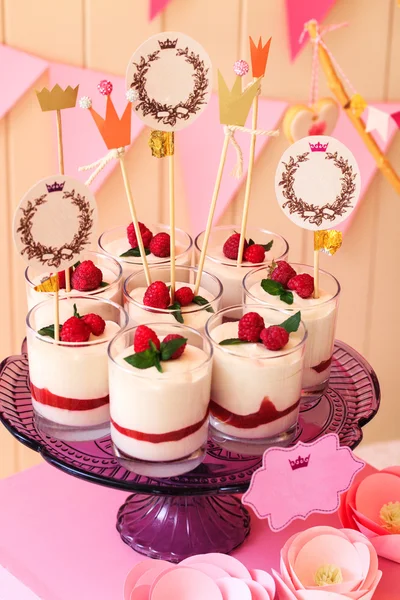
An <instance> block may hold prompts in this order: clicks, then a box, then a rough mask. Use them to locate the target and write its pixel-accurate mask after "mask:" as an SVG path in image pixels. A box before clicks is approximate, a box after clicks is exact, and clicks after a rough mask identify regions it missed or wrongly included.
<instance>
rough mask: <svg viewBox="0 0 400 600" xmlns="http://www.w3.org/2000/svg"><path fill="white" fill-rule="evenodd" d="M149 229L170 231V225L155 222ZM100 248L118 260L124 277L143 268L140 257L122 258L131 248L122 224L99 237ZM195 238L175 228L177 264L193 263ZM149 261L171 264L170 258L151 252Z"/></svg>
mask: <svg viewBox="0 0 400 600" xmlns="http://www.w3.org/2000/svg"><path fill="white" fill-rule="evenodd" d="M149 229H150V230H151V231H152V232H153V235H156V234H157V233H160V232H165V233H170V231H171V228H170V226H169V225H161V224H158V223H157V224H155V225H151V226H150V227H149ZM98 243H99V248H100V249H101V251H102V252H104V253H105V254H107V255H108V256H111V257H112V258H114V259H115V260H117V261H118V262H119V263H120V265H121V267H122V272H123V279H126V278H127V277H129V275H131V274H132V273H137V271H141V270H142V269H143V264H142V259H141V258H140V256H139V257H133V256H131V257H126V258H121V254H123V253H124V252H126V251H127V250H129V248H130V245H129V242H128V238H127V235H126V227H125V226H120V227H115V228H114V229H108V230H107V231H105V232H104V233H102V235H101V236H100V237H99V242H98ZM192 252H193V240H192V238H191V237H190V235H189V234H188V233H186V232H185V231H183V230H182V229H175V256H176V258H175V262H176V264H177V265H186V266H189V265H191V264H192ZM147 262H148V264H149V265H150V266H151V265H157V266H158V265H169V263H170V259H169V257H167V258H160V257H158V256H154V255H153V254H149V255H148V256H147Z"/></svg>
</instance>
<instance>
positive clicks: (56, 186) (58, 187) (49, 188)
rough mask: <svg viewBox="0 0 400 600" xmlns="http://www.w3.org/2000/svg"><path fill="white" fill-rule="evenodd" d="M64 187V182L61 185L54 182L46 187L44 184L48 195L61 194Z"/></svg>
mask: <svg viewBox="0 0 400 600" xmlns="http://www.w3.org/2000/svg"><path fill="white" fill-rule="evenodd" d="M64 185H65V181H63V182H62V183H57V181H55V182H54V183H52V184H51V185H47V183H46V187H47V191H48V192H49V194H51V192H62V191H63V188H64Z"/></svg>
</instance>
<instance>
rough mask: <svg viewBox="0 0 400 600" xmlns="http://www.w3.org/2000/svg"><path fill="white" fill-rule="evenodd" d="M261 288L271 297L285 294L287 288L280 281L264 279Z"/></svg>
mask: <svg viewBox="0 0 400 600" xmlns="http://www.w3.org/2000/svg"><path fill="white" fill-rule="evenodd" d="M261 287H262V289H263V290H264V292H267V294H271V296H280V295H281V294H282V293H284V292H285V288H284V287H283V285H282V284H281V283H279V281H274V280H273V279H263V280H262V281H261Z"/></svg>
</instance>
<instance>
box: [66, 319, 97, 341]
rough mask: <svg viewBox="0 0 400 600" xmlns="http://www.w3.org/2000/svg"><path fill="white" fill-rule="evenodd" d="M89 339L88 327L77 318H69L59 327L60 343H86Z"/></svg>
mask: <svg viewBox="0 0 400 600" xmlns="http://www.w3.org/2000/svg"><path fill="white" fill-rule="evenodd" d="M89 338H90V327H89V325H87V323H85V321H84V320H83V319H79V317H70V318H69V319H67V320H66V321H65V323H64V325H63V326H62V327H61V333H60V339H61V341H62V342H87V341H88V340H89Z"/></svg>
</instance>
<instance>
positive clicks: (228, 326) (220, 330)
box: [206, 305, 307, 455]
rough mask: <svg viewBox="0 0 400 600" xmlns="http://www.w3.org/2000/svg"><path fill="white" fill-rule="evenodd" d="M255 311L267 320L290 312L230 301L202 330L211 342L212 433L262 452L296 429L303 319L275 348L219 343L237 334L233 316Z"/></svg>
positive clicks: (233, 445)
mask: <svg viewBox="0 0 400 600" xmlns="http://www.w3.org/2000/svg"><path fill="white" fill-rule="evenodd" d="M252 311H255V312H257V313H258V314H260V315H261V316H262V317H263V319H264V321H265V326H266V327H268V326H269V325H279V324H280V323H282V322H283V321H285V320H286V319H287V318H288V317H289V316H290V314H288V313H287V312H286V311H282V310H277V309H272V308H266V307H265V305H255V306H251V307H247V306H244V305H239V306H234V307H231V308H226V309H224V310H221V311H219V312H218V313H216V314H215V315H213V316H212V317H211V318H210V320H209V321H208V322H207V325H206V335H207V337H208V339H209V340H210V342H211V343H212V345H213V349H214V357H213V371H212V384H211V405H210V410H211V415H210V425H211V437H212V438H213V440H214V441H215V442H216V443H217V444H219V445H220V446H222V447H223V448H226V449H227V450H232V451H234V452H238V453H239V454H250V455H260V454H263V452H264V450H265V449H266V448H268V447H269V446H276V445H287V444H289V443H290V442H292V441H293V439H294V438H295V436H296V435H297V421H298V416H299V408H300V396H301V380H302V370H303V363H304V349H305V341H306V338H307V332H306V328H305V326H304V324H303V323H302V322H301V323H300V326H299V329H298V330H297V332H295V333H291V334H290V338H289V342H288V344H287V345H286V346H285V347H284V348H283V349H282V350H278V351H271V350H268V349H267V348H266V347H265V346H264V345H263V344H262V343H259V344H250V343H245V344H238V345H232V346H221V345H220V344H219V342H220V341H222V340H223V339H228V338H235V337H236V338H237V322H238V321H239V319H241V317H242V316H243V315H244V314H246V313H248V312H252Z"/></svg>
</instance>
